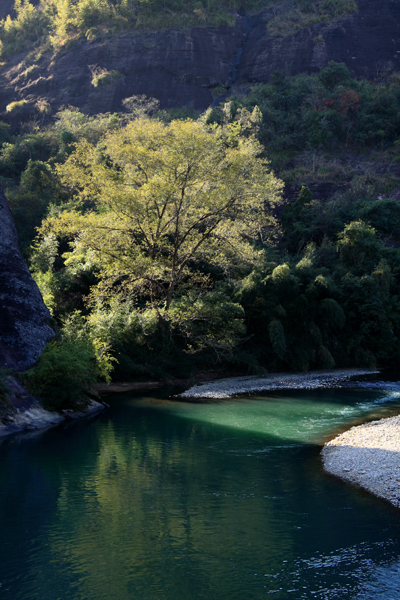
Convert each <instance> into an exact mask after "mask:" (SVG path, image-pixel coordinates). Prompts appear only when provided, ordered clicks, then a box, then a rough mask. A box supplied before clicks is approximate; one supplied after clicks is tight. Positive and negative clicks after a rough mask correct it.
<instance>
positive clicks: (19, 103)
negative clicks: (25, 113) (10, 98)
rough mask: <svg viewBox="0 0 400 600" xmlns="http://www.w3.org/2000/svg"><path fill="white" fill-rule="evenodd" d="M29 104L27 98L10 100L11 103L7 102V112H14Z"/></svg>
mask: <svg viewBox="0 0 400 600" xmlns="http://www.w3.org/2000/svg"><path fill="white" fill-rule="evenodd" d="M27 104H28V102H27V101H26V100H14V102H10V104H7V106H6V112H8V113H13V112H15V111H17V110H19V109H20V108H24V107H25V106H27Z"/></svg>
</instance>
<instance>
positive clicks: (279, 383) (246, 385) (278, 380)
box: [177, 369, 378, 399]
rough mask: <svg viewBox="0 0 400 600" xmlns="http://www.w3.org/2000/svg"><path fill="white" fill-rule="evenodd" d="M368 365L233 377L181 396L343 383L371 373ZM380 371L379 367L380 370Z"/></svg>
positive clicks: (223, 395)
mask: <svg viewBox="0 0 400 600" xmlns="http://www.w3.org/2000/svg"><path fill="white" fill-rule="evenodd" d="M372 372H373V371H369V370H367V369H332V370H330V371H312V372H310V373H273V374H271V375H267V376H265V377H230V378H229V379H219V380H217V381H213V382H211V383H205V384H202V385H195V386H193V387H191V388H190V389H188V390H186V391H185V392H183V393H182V394H178V395H177V397H178V398H216V399H217V398H230V397H231V396H235V395H236V394H247V393H249V392H260V391H273V390H281V389H292V390H313V389H317V388H328V387H330V388H332V387H340V386H341V385H343V384H344V383H348V381H349V379H352V378H355V377H360V376H362V375H370V374H371V373H372ZM376 372H378V371H376Z"/></svg>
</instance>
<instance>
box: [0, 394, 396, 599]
mask: <svg viewBox="0 0 400 600" xmlns="http://www.w3.org/2000/svg"><path fill="white" fill-rule="evenodd" d="M399 390H400V387H399V386H396V385H393V384H390V385H389V384H388V385H385V386H384V389H382V385H378V386H377V388H376V389H374V390H363V389H359V390H340V391H338V390H337V391H327V390H318V391H313V392H292V393H290V394H289V393H287V392H285V393H275V394H272V395H264V396H260V395H257V396H253V397H251V398H244V397H242V398H240V399H236V400H232V401H223V402H210V403H206V404H200V403H187V402H185V403H184V402H176V401H174V402H173V401H167V402H161V401H160V400H158V399H156V398H147V399H146V398H139V397H136V398H134V397H124V398H119V399H118V400H115V399H114V400H113V408H112V409H110V410H109V411H107V412H105V413H104V414H102V415H101V416H99V417H97V418H96V419H93V420H91V421H86V422H80V423H75V424H73V425H71V426H69V427H61V428H57V429H53V430H50V431H47V432H46V433H35V434H29V435H21V436H17V437H13V438H9V439H8V440H4V441H3V442H2V444H1V445H0V477H1V491H0V519H1V527H0V598H1V599H4V600H105V599H111V600H251V599H256V600H259V599H264V598H265V599H269V598H274V599H277V600H286V599H291V598H293V599H294V600H301V599H307V600H308V599H311V598H313V599H319V600H322V599H324V600H334V599H337V600H342V599H353V600H372V599H374V600H398V599H399V597H400V511H399V510H396V509H394V508H393V507H391V505H390V504H388V503H386V502H385V501H383V500H380V499H377V498H374V497H373V496H371V495H369V494H368V493H366V492H364V491H362V490H360V489H358V488H355V487H353V486H351V485H349V484H345V483H343V482H341V481H339V480H337V479H335V478H333V477H330V476H328V475H326V474H325V473H324V472H323V470H322V467H321V461H320V457H319V452H320V447H321V444H322V443H323V442H324V441H325V440H326V439H329V437H332V436H333V435H334V434H335V433H336V432H338V431H340V430H342V429H345V428H347V427H349V426H350V425H353V424H355V423H358V422H360V421H365V420H367V419H372V418H379V417H381V416H389V415H391V414H399V413H400V392H399ZM399 460H400V458H399Z"/></svg>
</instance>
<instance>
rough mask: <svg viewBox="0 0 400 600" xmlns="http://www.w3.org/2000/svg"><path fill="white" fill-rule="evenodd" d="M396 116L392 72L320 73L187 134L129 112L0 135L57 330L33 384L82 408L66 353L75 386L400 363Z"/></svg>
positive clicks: (276, 83)
mask: <svg viewBox="0 0 400 600" xmlns="http://www.w3.org/2000/svg"><path fill="white" fill-rule="evenodd" d="M399 104H400V93H399V86H398V75H397V74H396V73H394V72H392V73H388V74H386V75H385V79H382V80H381V81H380V82H375V83H373V82H368V81H358V80H355V79H354V78H353V77H352V76H351V75H350V73H349V71H348V70H347V68H346V67H345V66H344V65H343V64H337V63H331V64H330V65H329V66H328V67H327V68H325V69H323V70H321V71H320V72H319V73H318V74H315V75H308V76H298V77H292V78H289V77H286V76H285V75H283V74H280V73H276V74H275V75H274V77H273V78H272V81H271V83H269V84H268V85H259V86H254V87H253V88H252V89H251V90H249V89H248V88H246V91H245V93H240V90H239V91H237V92H236V93H235V94H234V95H233V96H231V98H230V99H228V100H227V101H226V102H225V103H223V104H220V105H219V106H217V107H214V108H209V109H208V110H207V111H206V112H205V113H203V114H200V115H198V116H194V115H192V117H191V118H190V119H188V118H186V115H185V114H184V113H179V111H176V110H175V111H170V112H168V111H161V110H160V109H159V108H158V104H157V102H156V101H155V100H151V99H146V98H143V97H132V98H130V99H127V100H126V102H125V107H126V112H125V113H123V114H122V113H121V114H112V115H97V116H87V115H84V114H82V113H80V112H79V111H77V110H75V109H64V110H63V111H61V112H60V113H58V114H57V115H56V118H55V120H54V123H53V124H52V125H50V126H47V127H45V128H44V127H41V125H40V123H39V122H37V121H36V122H34V123H32V125H31V130H30V131H28V132H26V133H21V134H20V135H17V136H10V135H9V133H8V126H6V125H3V126H2V127H1V130H0V131H1V135H2V147H1V150H0V175H1V178H2V182H3V184H4V185H5V186H6V192H7V195H8V198H9V201H10V204H11V208H12V211H13V214H14V218H15V221H16V224H17V227H18V230H19V234H20V239H21V242H22V245H23V248H24V252H25V255H26V256H27V258H28V260H29V262H30V265H31V269H32V272H33V273H34V276H35V278H36V281H37V282H38V284H39V286H40V288H41V290H42V293H43V296H44V298H45V301H46V303H47V305H48V307H49V308H50V310H51V312H52V315H53V318H54V319H55V322H57V324H58V327H59V334H58V339H57V340H56V341H55V342H54V343H53V345H50V347H49V348H48V350H47V351H46V352H45V354H44V355H43V357H42V360H41V362H40V363H39V367H38V369H36V370H35V371H33V373H32V374H30V375H29V378H30V383H31V385H32V386H33V389H38V390H42V391H43V390H46V389H49V390H53V391H52V392H51V393H49V395H50V396H51V397H54V385H53V384H57V385H58V384H59V383H60V381H61V383H62V380H63V377H62V373H65V374H66V375H65V376H66V377H67V376H68V377H72V383H71V382H68V381H67V382H64V384H62V385H63V386H64V389H73V390H74V395H75V396H76V397H78V396H79V394H77V392H76V390H77V387H76V385H75V384H76V381H75V379H74V378H75V377H78V375H79V373H78V370H77V369H75V368H74V367H73V364H74V363H73V362H71V364H70V368H68V363H69V361H68V356H69V355H70V353H71V352H72V350H71V349H72V348H75V349H76V352H77V353H78V354H79V356H80V364H81V366H82V369H81V372H82V382H81V383H82V385H85V381H87V380H88V379H90V373H91V374H92V376H93V377H103V378H106V379H109V378H110V377H114V378H117V379H119V380H121V379H136V378H139V379H140V378H147V379H148V378H168V377H171V376H190V375H193V374H194V373H196V372H199V370H202V369H209V368H210V367H212V368H215V367H216V366H217V368H219V369H223V368H225V369H232V368H235V372H238V371H240V372H247V373H262V372H265V371H266V370H274V371H275V370H280V369H294V370H300V371H306V370H308V369H311V368H326V367H333V366H335V365H337V366H354V365H364V366H365V365H367V366H371V367H373V366H376V365H379V366H396V365H398V362H399V358H400V356H399V336H400V274H399V265H400V260H399V259H400V236H399V231H400V204H399V195H400V167H399V159H400V155H399V145H398V140H399V139H400V119H399V114H400V111H399V108H400V107H399ZM271 167H272V169H273V170H272V169H271ZM274 172H275V175H274ZM283 186H284V187H283ZM35 228H38V229H37V230H36V229H35ZM63 348H66V349H67V350H65V351H63ZM60 361H63V362H62V365H63V366H62V368H61V369H60V368H56V366H57V364H59V363H60ZM85 361H86V362H85ZM49 365H51V368H50V367H49ZM51 373H54V377H55V378H56V380H57V381H56V382H55V383H54V382H53V381H51V377H52V376H51ZM60 373H61V375H60ZM49 378H50V381H48V379H49ZM43 380H44V381H45V384H43ZM35 386H36V388H35ZM78 387H79V386H78ZM70 397H71V395H70V396H69V398H70ZM60 398H63V400H62V402H63V405H67V404H68V398H67V399H66V398H65V395H64V396H62V395H60Z"/></svg>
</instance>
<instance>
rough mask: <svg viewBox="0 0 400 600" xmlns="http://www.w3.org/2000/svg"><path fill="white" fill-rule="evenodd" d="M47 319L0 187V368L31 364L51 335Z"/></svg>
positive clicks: (26, 367)
mask: <svg viewBox="0 0 400 600" xmlns="http://www.w3.org/2000/svg"><path fill="white" fill-rule="evenodd" d="M49 319H50V313H49V311H48V309H47V308H46V306H45V304H44V302H43V299H42V296H41V294H40V292H39V288H38V287H37V285H36V283H35V281H34V280H33V279H32V277H31V275H30V273H29V270H28V267H27V265H26V263H25V261H24V259H23V256H22V253H21V250H20V247H19V242H18V236H17V232H16V229H15V225H14V222H13V219H12V216H11V212H10V209H9V207H8V203H7V199H6V197H5V195H4V193H3V190H2V189H1V187H0V367H7V368H12V369H17V370H24V369H28V368H29V367H31V366H32V365H33V364H34V363H35V362H36V361H37V360H38V358H39V356H40V354H41V353H42V351H43V348H44V346H45V344H46V343H47V342H48V341H50V340H51V339H52V337H53V335H54V332H53V330H52V329H51V327H50V326H49V324H48V323H49Z"/></svg>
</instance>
